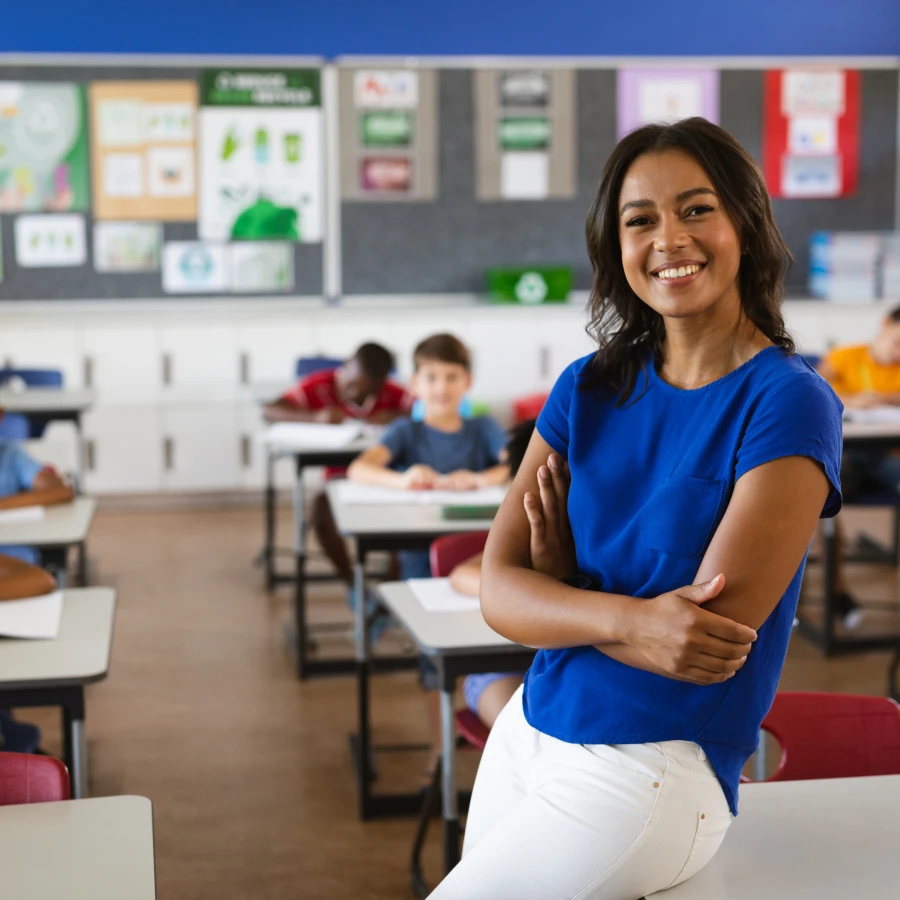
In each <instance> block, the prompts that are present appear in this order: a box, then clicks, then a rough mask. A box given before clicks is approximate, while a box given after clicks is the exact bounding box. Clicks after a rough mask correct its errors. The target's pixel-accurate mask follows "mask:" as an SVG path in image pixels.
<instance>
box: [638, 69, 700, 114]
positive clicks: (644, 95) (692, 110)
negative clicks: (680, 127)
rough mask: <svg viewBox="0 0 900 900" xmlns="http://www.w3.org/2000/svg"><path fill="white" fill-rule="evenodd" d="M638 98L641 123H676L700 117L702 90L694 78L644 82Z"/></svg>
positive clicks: (669, 78)
mask: <svg viewBox="0 0 900 900" xmlns="http://www.w3.org/2000/svg"><path fill="white" fill-rule="evenodd" d="M638 97H639V99H638V103H639V108H640V117H641V120H642V121H644V122H678V121H680V120H681V119H689V118H691V117H692V116H701V115H703V90H702V85H701V83H700V80H699V79H697V78H673V77H672V76H667V77H665V78H659V79H655V78H645V79H644V80H643V81H642V82H641V85H640V90H639V94H638Z"/></svg>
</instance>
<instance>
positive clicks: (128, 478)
mask: <svg viewBox="0 0 900 900" xmlns="http://www.w3.org/2000/svg"><path fill="white" fill-rule="evenodd" d="M83 425H84V458H85V467H86V472H85V490H86V491H87V492H88V493H92V494H115V493H149V492H155V491H158V490H159V489H160V487H161V486H162V468H163V453H162V429H161V423H160V413H159V407H158V406H127V407H126V406H123V407H117V406H105V407H103V408H98V409H94V410H92V411H91V412H89V413H87V414H86V415H85V417H84V422H83Z"/></svg>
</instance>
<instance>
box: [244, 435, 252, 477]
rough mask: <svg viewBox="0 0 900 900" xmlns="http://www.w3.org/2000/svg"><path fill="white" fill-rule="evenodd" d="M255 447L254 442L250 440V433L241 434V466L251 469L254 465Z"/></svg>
mask: <svg viewBox="0 0 900 900" xmlns="http://www.w3.org/2000/svg"><path fill="white" fill-rule="evenodd" d="M252 453H253V447H252V442H251V440H250V435H249V434H242V435H241V466H242V467H243V468H245V469H249V468H250V466H251V465H253V458H252Z"/></svg>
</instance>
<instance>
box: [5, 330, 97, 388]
mask: <svg viewBox="0 0 900 900" xmlns="http://www.w3.org/2000/svg"><path fill="white" fill-rule="evenodd" d="M81 341H82V334H81V329H80V328H78V327H75V326H73V327H71V328H43V327H37V328H19V327H16V326H12V327H8V326H7V325H5V324H4V325H3V337H2V344H0V353H2V359H0V362H2V363H3V364H5V365H10V366H12V367H14V368H17V369H59V370H60V371H61V372H62V374H63V384H64V385H65V386H66V387H72V388H75V387H81V386H82V384H83V381H82V366H81Z"/></svg>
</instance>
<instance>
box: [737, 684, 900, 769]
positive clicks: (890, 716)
mask: <svg viewBox="0 0 900 900" xmlns="http://www.w3.org/2000/svg"><path fill="white" fill-rule="evenodd" d="M762 728H763V729H764V730H766V731H768V732H769V733H770V734H772V735H773V736H774V737H775V738H777V740H778V742H779V744H781V762H780V764H779V766H778V769H777V770H776V772H775V774H774V775H772V776H770V777H769V778H767V779H766V780H767V781H803V780H807V779H811V778H853V777H858V776H862V775H900V705H898V704H897V703H896V702H895V701H894V700H892V699H890V698H888V697H862V696H856V695H853V694H816V693H810V692H807V691H784V692H782V693H779V694H776V695H775V702H774V703H773V704H772V708H771V709H770V710H769V713H768V715H767V716H766V717H765V719H764V720H763V723H762ZM743 780H745V779H742V781H743Z"/></svg>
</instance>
